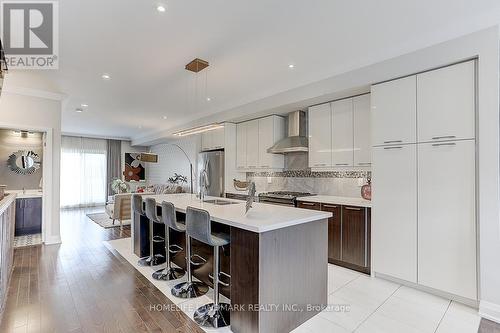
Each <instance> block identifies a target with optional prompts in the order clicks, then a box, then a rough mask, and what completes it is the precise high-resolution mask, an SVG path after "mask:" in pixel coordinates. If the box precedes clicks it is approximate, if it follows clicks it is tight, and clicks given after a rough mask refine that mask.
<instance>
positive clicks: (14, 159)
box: [7, 150, 41, 175]
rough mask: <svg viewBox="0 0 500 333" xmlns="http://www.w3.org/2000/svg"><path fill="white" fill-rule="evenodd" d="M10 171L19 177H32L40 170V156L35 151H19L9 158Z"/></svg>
mask: <svg viewBox="0 0 500 333" xmlns="http://www.w3.org/2000/svg"><path fill="white" fill-rule="evenodd" d="M7 164H8V165H9V168H10V170H12V171H13V172H15V173H17V174H19V175H31V174H33V173H35V172H36V171H37V170H38V169H40V164H41V162H40V156H38V154H36V153H35V152H33V151H29V150H19V151H17V152H15V153H13V154H12V155H10V156H9V160H8V161H7Z"/></svg>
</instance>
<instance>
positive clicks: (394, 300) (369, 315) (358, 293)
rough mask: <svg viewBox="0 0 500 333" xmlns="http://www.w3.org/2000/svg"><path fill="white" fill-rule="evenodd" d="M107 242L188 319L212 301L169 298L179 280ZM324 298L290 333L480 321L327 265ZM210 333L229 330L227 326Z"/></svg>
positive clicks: (366, 332) (454, 326)
mask: <svg viewBox="0 0 500 333" xmlns="http://www.w3.org/2000/svg"><path fill="white" fill-rule="evenodd" d="M106 243H107V246H109V247H111V248H113V249H115V250H116V251H118V253H120V254H121V255H122V256H123V257H124V258H125V259H127V261H129V262H130V263H131V264H132V265H133V266H134V267H135V268H136V269H137V270H138V271H140V272H141V273H142V274H143V275H144V276H146V277H147V278H148V280H150V281H151V282H152V283H153V284H154V285H155V286H156V287H157V288H158V289H160V291H161V292H163V293H164V294H165V295H166V296H167V297H169V298H170V299H171V300H172V301H173V302H174V303H175V304H177V305H178V306H179V307H180V308H181V309H182V310H183V311H184V312H185V313H187V314H188V315H189V316H190V317H191V318H192V315H193V313H194V311H195V310H196V308H197V307H198V306H200V305H203V304H206V303H209V302H210V297H211V295H212V291H211V290H210V291H209V293H208V294H207V295H205V296H203V297H200V298H198V299H193V300H189V301H186V300H183V299H179V298H176V297H173V296H171V295H170V288H171V287H172V286H173V285H174V284H176V283H178V282H179V281H175V282H164V281H155V280H153V279H152V278H151V273H152V272H153V269H152V268H150V267H138V266H137V265H136V262H137V257H136V256H135V255H134V254H133V253H132V251H131V246H132V245H131V240H130V238H126V239H119V240H113V241H109V242H106ZM180 281H182V279H181V280H180ZM328 294H329V296H328V304H329V305H330V306H329V308H328V309H326V310H324V311H323V312H322V313H320V314H318V315H316V316H315V317H314V318H312V319H310V320H309V321H307V322H306V323H304V324H302V325H301V326H300V327H298V328H297V329H295V330H294V331H293V332H294V333H317V332H322V333H323V332H331V333H345V332H362V333H378V332H380V333H382V332H383V333H391V332H395V333H401V332H405V333H411V332H415V333H426V332H428V333H434V332H436V333H468V332H470V333H476V332H477V331H478V327H479V323H480V320H481V318H480V317H479V315H478V314H477V310H475V309H472V308H469V307H467V306H464V305H462V304H459V303H456V302H452V301H449V300H446V299H443V298H440V297H437V296H434V295H430V294H428V293H425V292H421V291H418V290H415V289H412V288H408V287H404V286H401V285H399V284H396V283H393V282H389V281H386V280H382V279H378V278H372V277H369V276H366V275H364V274H361V273H358V272H355V271H351V270H348V269H345V268H342V267H338V266H334V265H329V267H328ZM209 331H211V332H214V331H217V332H224V333H225V332H231V331H230V329H229V328H224V329H219V330H209Z"/></svg>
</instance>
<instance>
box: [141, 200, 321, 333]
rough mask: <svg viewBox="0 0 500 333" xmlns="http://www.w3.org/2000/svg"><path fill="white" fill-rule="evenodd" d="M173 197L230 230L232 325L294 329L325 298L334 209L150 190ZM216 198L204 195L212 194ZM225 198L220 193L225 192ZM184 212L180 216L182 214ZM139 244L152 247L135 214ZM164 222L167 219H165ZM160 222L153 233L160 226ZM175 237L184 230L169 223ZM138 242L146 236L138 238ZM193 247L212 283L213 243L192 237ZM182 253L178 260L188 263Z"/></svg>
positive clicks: (239, 329)
mask: <svg viewBox="0 0 500 333" xmlns="http://www.w3.org/2000/svg"><path fill="white" fill-rule="evenodd" d="M147 197H152V198H155V199H156V202H157V204H158V205H160V204H161V202H162V201H169V202H172V203H173V204H174V206H175V207H176V211H177V212H178V214H179V215H182V214H184V213H185V212H186V208H187V207H188V206H191V207H195V208H201V209H205V210H207V211H208V212H209V213H210V215H211V218H212V222H213V229H214V230H217V231H224V232H227V233H229V234H230V236H231V243H230V245H229V248H227V249H223V250H222V252H223V255H222V258H221V270H222V271H223V272H226V273H227V272H229V274H230V276H231V278H230V280H229V281H226V282H229V283H230V286H229V287H228V288H227V289H226V290H224V289H222V293H223V294H225V295H226V296H228V297H229V298H230V299H231V305H232V311H231V330H232V331H233V332H235V333H243V332H289V331H291V330H293V329H294V328H296V327H298V326H299V325H300V324H302V323H303V322H305V321H306V320H308V319H310V318H312V317H313V316H314V315H316V314H317V313H319V312H320V311H321V309H322V308H323V307H325V306H326V304H327V294H328V293H327V278H328V276H327V275H328V274H327V268H328V267H327V263H328V259H327V248H328V244H327V241H328V239H327V238H328V229H327V221H328V218H329V217H331V213H328V212H321V211H311V210H305V209H298V208H292V207H283V206H275V205H269V204H259V203H254V205H253V208H252V209H251V210H250V211H249V212H248V213H247V214H245V203H244V202H243V201H236V200H227V199H224V200H227V201H232V202H234V204H229V205H215V204H211V203H206V202H201V201H200V200H199V199H198V198H196V196H194V195H191V194H171V195H145V196H144V198H147ZM209 199H213V198H208V197H207V198H206V199H205V200H209ZM219 199H220V198H219ZM181 217H182V216H181ZM132 223H133V227H132V230H133V233H134V234H133V235H132V239H133V242H134V244H133V245H134V249H135V250H136V251H137V250H138V249H139V253H137V252H136V254H137V255H138V256H141V255H145V254H147V253H144V252H145V251H144V250H146V251H147V246H148V244H147V242H145V241H146V240H147V236H146V235H147V234H148V227H147V226H148V221H147V219H146V218H144V217H141V216H140V215H135V216H134V218H133V222H132ZM160 227H161V226H160ZM161 230H162V228H158V230H156V227H155V233H158V234H161ZM171 238H172V239H173V241H172V243H174V244H178V245H179V246H181V247H182V248H184V242H183V236H182V235H176V233H175V232H173V231H171ZM138 243H140V244H138ZM192 253H193V254H197V255H200V256H201V257H203V258H204V260H206V262H205V263H204V264H202V265H201V267H198V268H196V267H195V268H194V270H193V275H194V276H195V277H196V278H197V279H199V280H201V281H203V282H205V283H207V284H208V285H211V280H210V279H209V278H208V273H209V272H211V270H212V258H211V253H212V249H211V248H210V247H208V246H205V245H204V244H201V243H199V242H196V241H193V251H192ZM183 258H184V255H182V254H180V255H178V256H176V257H175V258H174V260H173V261H174V262H175V263H176V264H177V265H178V266H181V267H183V268H185V263H184V259H183Z"/></svg>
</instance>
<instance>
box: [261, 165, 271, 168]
mask: <svg viewBox="0 0 500 333" xmlns="http://www.w3.org/2000/svg"><path fill="white" fill-rule="evenodd" d="M260 167H261V168H270V166H269V165H261V166H260Z"/></svg>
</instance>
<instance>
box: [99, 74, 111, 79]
mask: <svg viewBox="0 0 500 333" xmlns="http://www.w3.org/2000/svg"><path fill="white" fill-rule="evenodd" d="M101 77H102V79H103V80H111V75H109V74H102V75H101Z"/></svg>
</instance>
